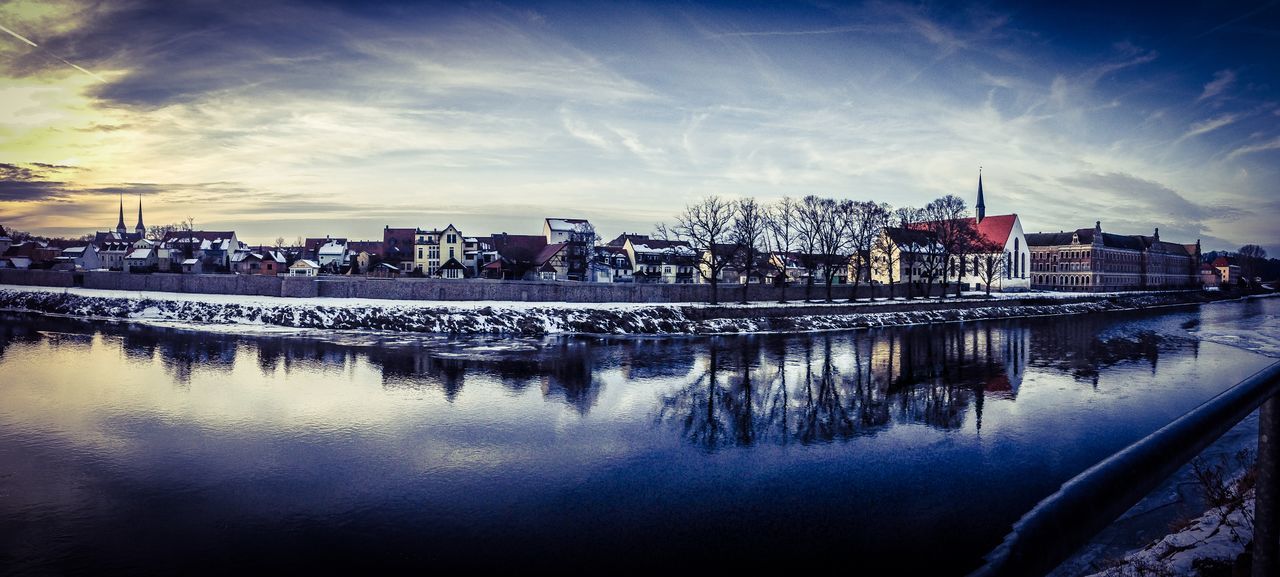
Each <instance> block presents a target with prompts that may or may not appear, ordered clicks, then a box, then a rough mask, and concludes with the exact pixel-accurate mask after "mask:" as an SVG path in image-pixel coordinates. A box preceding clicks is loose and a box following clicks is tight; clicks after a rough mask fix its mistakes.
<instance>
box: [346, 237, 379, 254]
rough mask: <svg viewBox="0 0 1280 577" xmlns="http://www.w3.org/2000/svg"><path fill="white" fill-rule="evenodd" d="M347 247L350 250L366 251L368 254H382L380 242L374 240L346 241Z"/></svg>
mask: <svg viewBox="0 0 1280 577" xmlns="http://www.w3.org/2000/svg"><path fill="white" fill-rule="evenodd" d="M347 248H348V249H351V252H357V253H359V252H367V253H369V254H373V255H377V256H382V249H383V245H382V242H380V241H376V240H353V241H351V242H348V243H347Z"/></svg>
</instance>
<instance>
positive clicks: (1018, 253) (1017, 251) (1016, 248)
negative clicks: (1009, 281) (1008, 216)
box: [1013, 238, 1022, 278]
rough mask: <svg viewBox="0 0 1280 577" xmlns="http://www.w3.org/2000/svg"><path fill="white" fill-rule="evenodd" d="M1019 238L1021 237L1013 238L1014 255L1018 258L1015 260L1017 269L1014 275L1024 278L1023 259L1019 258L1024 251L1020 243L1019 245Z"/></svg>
mask: <svg viewBox="0 0 1280 577" xmlns="http://www.w3.org/2000/svg"><path fill="white" fill-rule="evenodd" d="M1019 240H1020V239H1017V238H1015V239H1013V256H1014V258H1015V259H1017V260H1015V262H1016V263H1017V270H1016V271H1014V272H1015V273H1016V274H1014V276H1016V277H1018V278H1022V259H1021V258H1019V257H1020V256H1021V255H1022V251H1021V250H1020V249H1019V245H1018V241H1019Z"/></svg>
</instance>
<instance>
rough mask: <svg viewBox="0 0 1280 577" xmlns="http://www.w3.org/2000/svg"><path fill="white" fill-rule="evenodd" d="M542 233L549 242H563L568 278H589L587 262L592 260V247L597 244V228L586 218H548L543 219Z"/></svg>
mask: <svg viewBox="0 0 1280 577" xmlns="http://www.w3.org/2000/svg"><path fill="white" fill-rule="evenodd" d="M542 235H543V236H545V237H546V238H547V244H548V245H551V244H558V243H563V244H564V245H565V246H566V247H567V248H566V250H565V255H564V259H565V276H566V279H567V280H579V281H580V280H587V275H588V273H587V264H588V263H589V262H590V261H591V256H592V255H591V248H592V247H594V246H595V244H596V229H595V227H594V226H592V225H591V223H590V222H588V221H587V220H586V219H584V218H546V219H543V221H542Z"/></svg>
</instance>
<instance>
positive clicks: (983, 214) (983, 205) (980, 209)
mask: <svg viewBox="0 0 1280 577" xmlns="http://www.w3.org/2000/svg"><path fill="white" fill-rule="evenodd" d="M973 208H974V211H975V212H977V213H978V222H982V219H984V218H987V201H985V200H983V198H982V167H981V166H979V167H978V204H975V205H974V206H973Z"/></svg>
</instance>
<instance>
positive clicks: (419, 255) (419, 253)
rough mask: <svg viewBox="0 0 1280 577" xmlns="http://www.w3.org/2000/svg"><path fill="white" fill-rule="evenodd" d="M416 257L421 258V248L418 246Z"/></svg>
mask: <svg viewBox="0 0 1280 577" xmlns="http://www.w3.org/2000/svg"><path fill="white" fill-rule="evenodd" d="M418 258H419V259H421V258H422V249H421V248H419V249H418Z"/></svg>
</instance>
